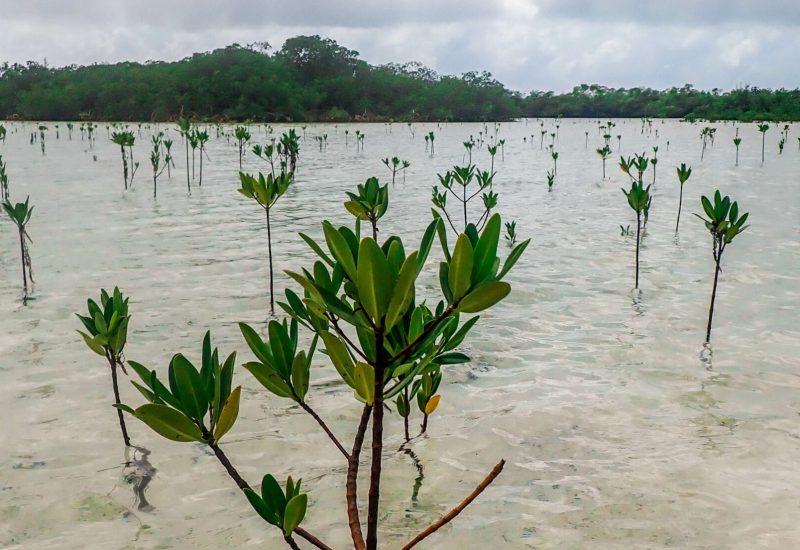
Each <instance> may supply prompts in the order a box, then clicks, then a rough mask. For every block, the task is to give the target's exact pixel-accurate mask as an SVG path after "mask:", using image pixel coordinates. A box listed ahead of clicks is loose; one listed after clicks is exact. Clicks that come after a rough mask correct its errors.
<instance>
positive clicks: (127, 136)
mask: <svg viewBox="0 0 800 550" xmlns="http://www.w3.org/2000/svg"><path fill="white" fill-rule="evenodd" d="M111 141H112V142H113V143H115V144H117V145H119V150H120V153H121V154H122V177H123V182H124V183H125V191H127V190H128V187H130V186H132V185H133V176H134V174H135V173H136V168H137V167H138V164H134V162H133V144H134V143H135V142H136V137H135V136H134V135H133V132H128V131H120V132H112V134H111ZM126 147H127V150H126V149H125V148H126ZM129 156H130V162H129V160H128V157H129ZM129 164H130V166H133V170H132V171H130V172H129V170H130V167H129ZM129 173H130V179H129V178H128V174H129Z"/></svg>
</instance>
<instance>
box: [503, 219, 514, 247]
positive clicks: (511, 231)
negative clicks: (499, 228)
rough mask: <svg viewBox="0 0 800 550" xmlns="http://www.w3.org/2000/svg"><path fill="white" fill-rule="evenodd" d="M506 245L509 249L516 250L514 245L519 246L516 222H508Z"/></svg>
mask: <svg viewBox="0 0 800 550" xmlns="http://www.w3.org/2000/svg"><path fill="white" fill-rule="evenodd" d="M506 243H507V244H508V247H509V248H514V245H515V244H517V222H516V221H515V220H512V221H510V222H506Z"/></svg>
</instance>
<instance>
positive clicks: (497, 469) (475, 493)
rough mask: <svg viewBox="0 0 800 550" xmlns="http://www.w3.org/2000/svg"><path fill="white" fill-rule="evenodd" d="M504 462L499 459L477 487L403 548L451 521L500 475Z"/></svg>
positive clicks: (405, 549)
mask: <svg viewBox="0 0 800 550" xmlns="http://www.w3.org/2000/svg"><path fill="white" fill-rule="evenodd" d="M505 464H506V461H505V460H501V461H500V462H498V463H497V464H496V465H495V467H494V468H492V471H491V472H489V475H487V476H486V478H484V480H483V481H481V482H480V484H479V485H478V486H477V487H475V489H474V490H473V491H472V492H471V493H470V494H469V496H468V497H467V498H465V499H464V500H462V501H461V503H460V504H459V505H458V506H456V507H455V508H453V509H452V510H450V511H449V512H448V513H447V514H445V515H444V516H442V517H441V518H440V519H439V520H438V521H436V522H435V523H433V524H431V526H430V527H428V528H427V529H425V530H424V531H423V532H421V533H420V534H419V535H417V536H416V537H414V538H413V539H412V540H411V542H409V543H408V544H406V545H405V546H403V550H410V549H411V548H413V547H414V546H416V545H417V544H419V543H420V542H422V540H423V539H425V538H427V537H428V536H430V535H432V534H433V533H435V532H436V531H438V530H439V529H441V528H442V527H444V526H445V525H447V524H448V523H450V522H451V521H453V519H454V518H455V517H456V516H457V515H458V514H460V513H461V512H463V511H464V508H466V507H467V506H469V505H470V503H471V502H472V501H473V500H475V499H476V498H478V496H480V494H481V493H482V492H483V491H484V490H485V489H486V488H487V487H488V486H489V485H490V484H491V483H492V482H493V481H494V480H495V478H496V477H497V476H499V475H500V472H502V471H503V466H505Z"/></svg>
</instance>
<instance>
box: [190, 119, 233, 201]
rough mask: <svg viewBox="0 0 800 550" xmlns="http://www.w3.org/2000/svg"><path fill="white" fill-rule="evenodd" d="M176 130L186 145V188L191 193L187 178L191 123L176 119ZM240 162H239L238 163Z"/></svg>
mask: <svg viewBox="0 0 800 550" xmlns="http://www.w3.org/2000/svg"><path fill="white" fill-rule="evenodd" d="M178 130H179V131H180V133H181V136H183V143H184V144H185V145H186V190H187V191H188V192H189V193H190V194H191V192H192V183H191V180H190V179H189V136H190V135H191V134H192V123H191V122H190V121H189V119H186V118H179V119H178ZM240 164H241V163H240Z"/></svg>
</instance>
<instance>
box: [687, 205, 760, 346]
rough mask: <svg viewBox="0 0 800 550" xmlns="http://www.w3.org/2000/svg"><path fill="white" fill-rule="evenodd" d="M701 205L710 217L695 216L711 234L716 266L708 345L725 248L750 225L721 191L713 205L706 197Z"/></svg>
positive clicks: (709, 338)
mask: <svg viewBox="0 0 800 550" xmlns="http://www.w3.org/2000/svg"><path fill="white" fill-rule="evenodd" d="M700 204H701V205H702V206H703V211H704V212H705V215H706V216H708V217H707V218H704V217H703V216H701V215H699V214H695V216H697V217H698V218H700V219H701V220H703V223H704V224H705V226H706V229H708V230H709V232H710V233H711V237H712V239H713V248H712V252H713V256H714V264H715V265H714V286H713V287H712V290H711V304H710V305H709V307H708V325H707V327H706V343H708V342H709V341H710V340H711V321H712V319H713V317H714V301H715V300H716V297H717V282H718V280H719V273H720V271H721V268H720V265H721V264H722V253H723V252H725V248H726V247H727V246H728V245H729V244H730V243H731V242H732V241H733V239H734V238H736V236H737V235H739V233H741V232H743V231H744V230H745V229H747V228H748V227H749V226H748V225H744V222H746V221H747V218H748V216H749V213H747V212H745V213H744V214H742V215H741V216H740V215H739V205H738V204H737V203H736V201H733V202H731V199H730V197H728V196H727V195H726V196H725V197H722V195H721V194H720V192H719V190H717V191H716V192H715V193H714V202H713V204H712V202H711V201H710V200H709V199H708V197H706V196H703V197H701V199H700Z"/></svg>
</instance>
